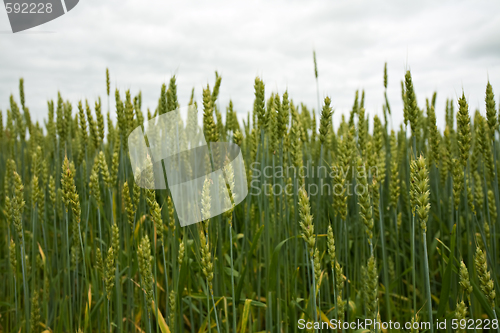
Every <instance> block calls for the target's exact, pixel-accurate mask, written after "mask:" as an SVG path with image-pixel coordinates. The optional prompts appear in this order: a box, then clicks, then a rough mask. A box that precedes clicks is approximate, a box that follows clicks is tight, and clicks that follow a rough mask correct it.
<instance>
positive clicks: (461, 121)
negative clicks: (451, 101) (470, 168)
mask: <svg viewBox="0 0 500 333" xmlns="http://www.w3.org/2000/svg"><path fill="white" fill-rule="evenodd" d="M458 106H459V109H458V113H457V130H458V131H457V132H458V133H457V134H458V138H457V139H458V148H459V151H460V163H461V164H462V166H463V167H465V166H467V160H468V159H469V150H470V146H471V141H472V135H471V128H470V116H469V105H468V104H467V100H466V99H465V94H464V93H463V92H462V97H461V98H460V99H459V100H458Z"/></svg>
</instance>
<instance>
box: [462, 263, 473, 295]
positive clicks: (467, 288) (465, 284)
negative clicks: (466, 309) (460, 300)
mask: <svg viewBox="0 0 500 333" xmlns="http://www.w3.org/2000/svg"><path fill="white" fill-rule="evenodd" d="M459 277H460V280H459V284H460V287H461V288H462V291H464V292H465V294H466V295H467V297H469V295H470V294H471V293H472V285H471V284H470V280H469V271H468V270H467V266H465V263H464V262H463V261H461V262H460V271H459Z"/></svg>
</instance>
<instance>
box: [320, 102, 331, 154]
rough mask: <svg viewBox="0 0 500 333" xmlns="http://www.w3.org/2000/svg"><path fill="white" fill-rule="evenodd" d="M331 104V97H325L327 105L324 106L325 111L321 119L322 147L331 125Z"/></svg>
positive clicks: (322, 112)
mask: <svg viewBox="0 0 500 333" xmlns="http://www.w3.org/2000/svg"><path fill="white" fill-rule="evenodd" d="M330 103H331V100H330V97H325V104H324V105H323V110H322V111H321V119H320V122H319V141H320V142H321V144H322V145H324V144H325V142H326V138H327V135H328V129H329V125H330V123H331V118H332V108H331V107H330Z"/></svg>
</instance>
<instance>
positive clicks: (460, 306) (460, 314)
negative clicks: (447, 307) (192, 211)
mask: <svg viewBox="0 0 500 333" xmlns="http://www.w3.org/2000/svg"><path fill="white" fill-rule="evenodd" d="M466 317H467V306H466V305H465V302H464V301H463V300H462V301H460V302H458V303H457V307H456V309H455V319H457V320H458V322H460V321H461V320H465V319H466ZM457 332H459V333H463V332H466V330H465V329H460V328H459V329H458V330H457Z"/></svg>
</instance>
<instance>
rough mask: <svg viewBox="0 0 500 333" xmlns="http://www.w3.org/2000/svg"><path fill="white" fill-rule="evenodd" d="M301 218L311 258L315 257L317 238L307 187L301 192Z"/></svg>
mask: <svg viewBox="0 0 500 333" xmlns="http://www.w3.org/2000/svg"><path fill="white" fill-rule="evenodd" d="M299 216H300V222H299V225H300V228H301V230H302V238H303V239H304V240H305V242H306V244H307V247H308V248H309V252H310V254H311V258H312V256H313V255H314V252H313V251H314V244H315V242H316V236H315V234H314V224H313V216H312V215H311V206H310V204H309V197H308V196H307V192H306V190H305V187H301V188H300V190H299Z"/></svg>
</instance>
